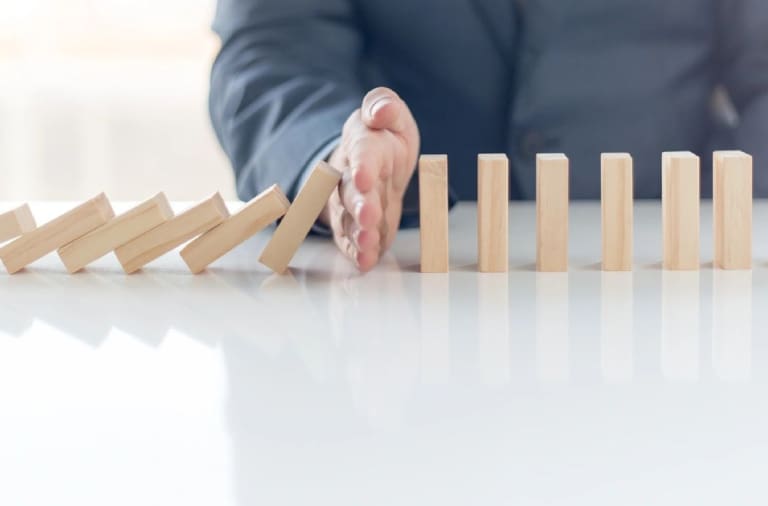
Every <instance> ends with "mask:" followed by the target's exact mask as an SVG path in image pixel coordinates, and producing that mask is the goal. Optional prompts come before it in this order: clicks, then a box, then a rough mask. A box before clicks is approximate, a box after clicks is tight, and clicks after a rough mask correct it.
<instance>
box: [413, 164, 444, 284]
mask: <svg viewBox="0 0 768 506" xmlns="http://www.w3.org/2000/svg"><path fill="white" fill-rule="evenodd" d="M419 239H420V243H421V272H427V273H445V272H448V156H447V155H423V156H421V158H419Z"/></svg>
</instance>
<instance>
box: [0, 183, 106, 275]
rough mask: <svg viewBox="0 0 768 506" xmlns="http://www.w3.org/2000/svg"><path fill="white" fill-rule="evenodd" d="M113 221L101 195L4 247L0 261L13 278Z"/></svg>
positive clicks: (0, 250)
mask: <svg viewBox="0 0 768 506" xmlns="http://www.w3.org/2000/svg"><path fill="white" fill-rule="evenodd" d="M114 217H115V213H114V211H112V206H111V205H110V204H109V200H107V197H106V196H105V195H104V194H103V193H101V194H99V195H98V196H96V197H94V198H92V199H91V200H88V201H87V202H85V203H83V204H81V205H79V206H77V207H76V208H74V209H72V210H71V211H69V212H67V213H65V214H63V215H61V216H59V217H58V218H56V219H54V220H52V221H50V222H48V223H46V224H45V225H42V226H41V227H39V228H36V229H34V230H32V231H31V232H27V233H26V234H24V235H22V236H21V237H19V238H18V239H16V240H15V241H13V242H11V243H10V244H7V245H6V246H4V247H3V248H1V249H0V259H2V261H3V263H4V264H5V268H6V269H7V270H8V272H9V273H10V274H14V273H16V272H18V271H20V270H21V269H23V268H24V267H26V266H27V265H29V264H31V263H32V262H34V261H35V260H38V259H40V258H42V257H43V256H45V255H47V254H48V253H51V252H52V251H55V250H57V249H58V248H61V247H62V246H64V245H65V244H69V243H70V242H72V241H74V240H75V239H77V238H79V237H82V236H83V235H85V234H87V233H88V232H90V231H91V230H93V229H95V228H97V227H100V226H101V225H103V224H105V223H106V222H108V221H109V220H111V219H112V218H114Z"/></svg>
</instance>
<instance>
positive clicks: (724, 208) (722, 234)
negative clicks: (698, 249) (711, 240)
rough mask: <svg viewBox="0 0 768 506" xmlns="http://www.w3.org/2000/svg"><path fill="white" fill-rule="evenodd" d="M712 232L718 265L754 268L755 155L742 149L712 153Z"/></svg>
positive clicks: (721, 266)
mask: <svg viewBox="0 0 768 506" xmlns="http://www.w3.org/2000/svg"><path fill="white" fill-rule="evenodd" d="M713 158H714V160H713V165H712V168H713V171H712V175H713V186H712V189H713V192H712V197H713V199H712V200H713V202H712V203H713V208H714V221H713V232H714V236H715V258H714V266H715V268H716V269H745V270H748V269H751V268H752V157H751V156H750V155H748V154H746V153H744V152H742V151H716V152H715V153H714V156H713Z"/></svg>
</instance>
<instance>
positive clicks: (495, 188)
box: [477, 155, 509, 272]
mask: <svg viewBox="0 0 768 506" xmlns="http://www.w3.org/2000/svg"><path fill="white" fill-rule="evenodd" d="M477 256H478V259H477V266H478V270H479V271H480V272H507V271H508V270H509V159H508V158H507V155H478V158H477Z"/></svg>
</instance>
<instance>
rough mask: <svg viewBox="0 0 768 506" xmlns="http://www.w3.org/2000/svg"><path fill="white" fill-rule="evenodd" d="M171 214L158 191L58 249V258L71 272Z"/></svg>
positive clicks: (168, 217)
mask: <svg viewBox="0 0 768 506" xmlns="http://www.w3.org/2000/svg"><path fill="white" fill-rule="evenodd" d="M172 217H173V210H172V209H171V205H170V204H169V203H168V199H167V198H166V196H165V194H163V193H158V194H157V195H155V196H154V197H152V198H151V199H149V200H147V201H146V202H144V203H142V204H139V205H138V206H136V207H134V208H133V209H131V210H130V211H127V212H125V213H123V214H121V215H120V216H118V217H117V218H115V219H113V220H110V221H109V222H107V223H105V224H104V225H102V226H100V227H99V228H97V229H96V230H94V231H92V232H89V233H88V234H86V235H84V236H83V237H81V238H79V239H76V240H75V241H73V242H71V243H69V244H67V245H66V246H64V247H62V248H59V257H60V258H61V261H62V262H64V265H65V266H66V268H67V270H68V271H69V272H70V273H74V272H77V271H79V270H80V269H82V268H83V267H85V266H86V265H88V264H89V263H91V262H93V261H94V260H97V259H99V258H101V257H103V256H104V255H106V254H107V253H109V252H110V251H112V250H114V249H115V248H118V247H119V246H122V245H123V244H125V243H127V242H129V241H131V240H133V239H135V238H137V237H138V236H140V235H142V234H144V233H146V232H148V231H150V230H152V229H153V228H155V227H157V226H158V225H160V224H162V223H164V222H165V221H167V220H169V219H170V218H172Z"/></svg>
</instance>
